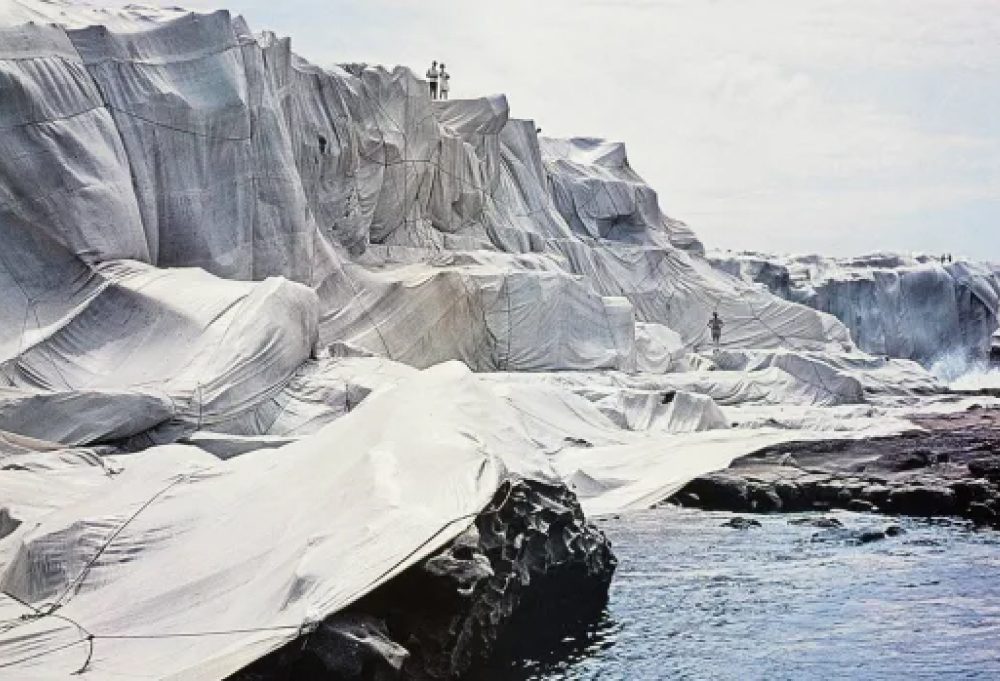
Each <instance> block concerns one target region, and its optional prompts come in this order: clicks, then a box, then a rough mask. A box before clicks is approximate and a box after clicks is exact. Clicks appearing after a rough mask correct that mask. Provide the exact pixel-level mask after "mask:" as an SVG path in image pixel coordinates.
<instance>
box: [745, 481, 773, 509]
mask: <svg viewBox="0 0 1000 681" xmlns="http://www.w3.org/2000/svg"><path fill="white" fill-rule="evenodd" d="M747 495H748V496H749V498H750V510H751V511H755V512H757V513H772V512H775V511H780V510H781V506H782V504H781V497H779V496H778V493H777V492H775V490H774V488H773V487H771V486H770V485H766V484H752V485H749V486H748V488H747Z"/></svg>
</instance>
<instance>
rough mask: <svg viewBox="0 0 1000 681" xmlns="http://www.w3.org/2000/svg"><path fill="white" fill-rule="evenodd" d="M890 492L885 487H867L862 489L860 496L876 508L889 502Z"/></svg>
mask: <svg viewBox="0 0 1000 681" xmlns="http://www.w3.org/2000/svg"><path fill="white" fill-rule="evenodd" d="M890 491H891V490H890V489H889V488H888V487H886V486H885V485H866V486H865V487H862V488H861V492H860V496H861V498H862V499H864V500H865V501H867V502H869V503H871V504H872V505H874V506H882V505H883V504H885V502H886V501H888V499H889V492H890Z"/></svg>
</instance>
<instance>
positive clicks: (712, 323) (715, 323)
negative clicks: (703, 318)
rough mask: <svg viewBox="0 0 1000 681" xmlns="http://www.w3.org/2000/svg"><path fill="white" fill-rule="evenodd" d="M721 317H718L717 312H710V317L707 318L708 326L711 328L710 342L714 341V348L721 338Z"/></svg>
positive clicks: (717, 345)
mask: <svg viewBox="0 0 1000 681" xmlns="http://www.w3.org/2000/svg"><path fill="white" fill-rule="evenodd" d="M722 326H723V322H722V319H721V318H720V317H719V313H718V312H713V313H712V318H711V319H709V320H708V328H710V329H711V330H712V342H713V343H715V347H716V349H718V347H719V342H720V341H721V340H722Z"/></svg>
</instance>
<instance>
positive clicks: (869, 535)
mask: <svg viewBox="0 0 1000 681" xmlns="http://www.w3.org/2000/svg"><path fill="white" fill-rule="evenodd" d="M882 539H885V532H882V531H881V530H865V531H863V532H859V533H858V535H857V542H858V543H859V544H870V543H872V542H873V541H881V540H882Z"/></svg>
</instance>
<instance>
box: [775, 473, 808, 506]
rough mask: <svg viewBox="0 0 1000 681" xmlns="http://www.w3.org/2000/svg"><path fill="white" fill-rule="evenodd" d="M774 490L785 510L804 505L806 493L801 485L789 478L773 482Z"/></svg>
mask: <svg viewBox="0 0 1000 681" xmlns="http://www.w3.org/2000/svg"><path fill="white" fill-rule="evenodd" d="M774 492H775V494H777V495H778V498H779V499H780V500H781V507H782V508H783V509H785V510H789V511H792V510H799V509H802V508H804V507H805V502H806V494H804V493H803V490H802V488H801V487H799V486H798V485H797V484H795V483H794V482H793V481H791V480H778V481H776V482H775V483H774Z"/></svg>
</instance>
